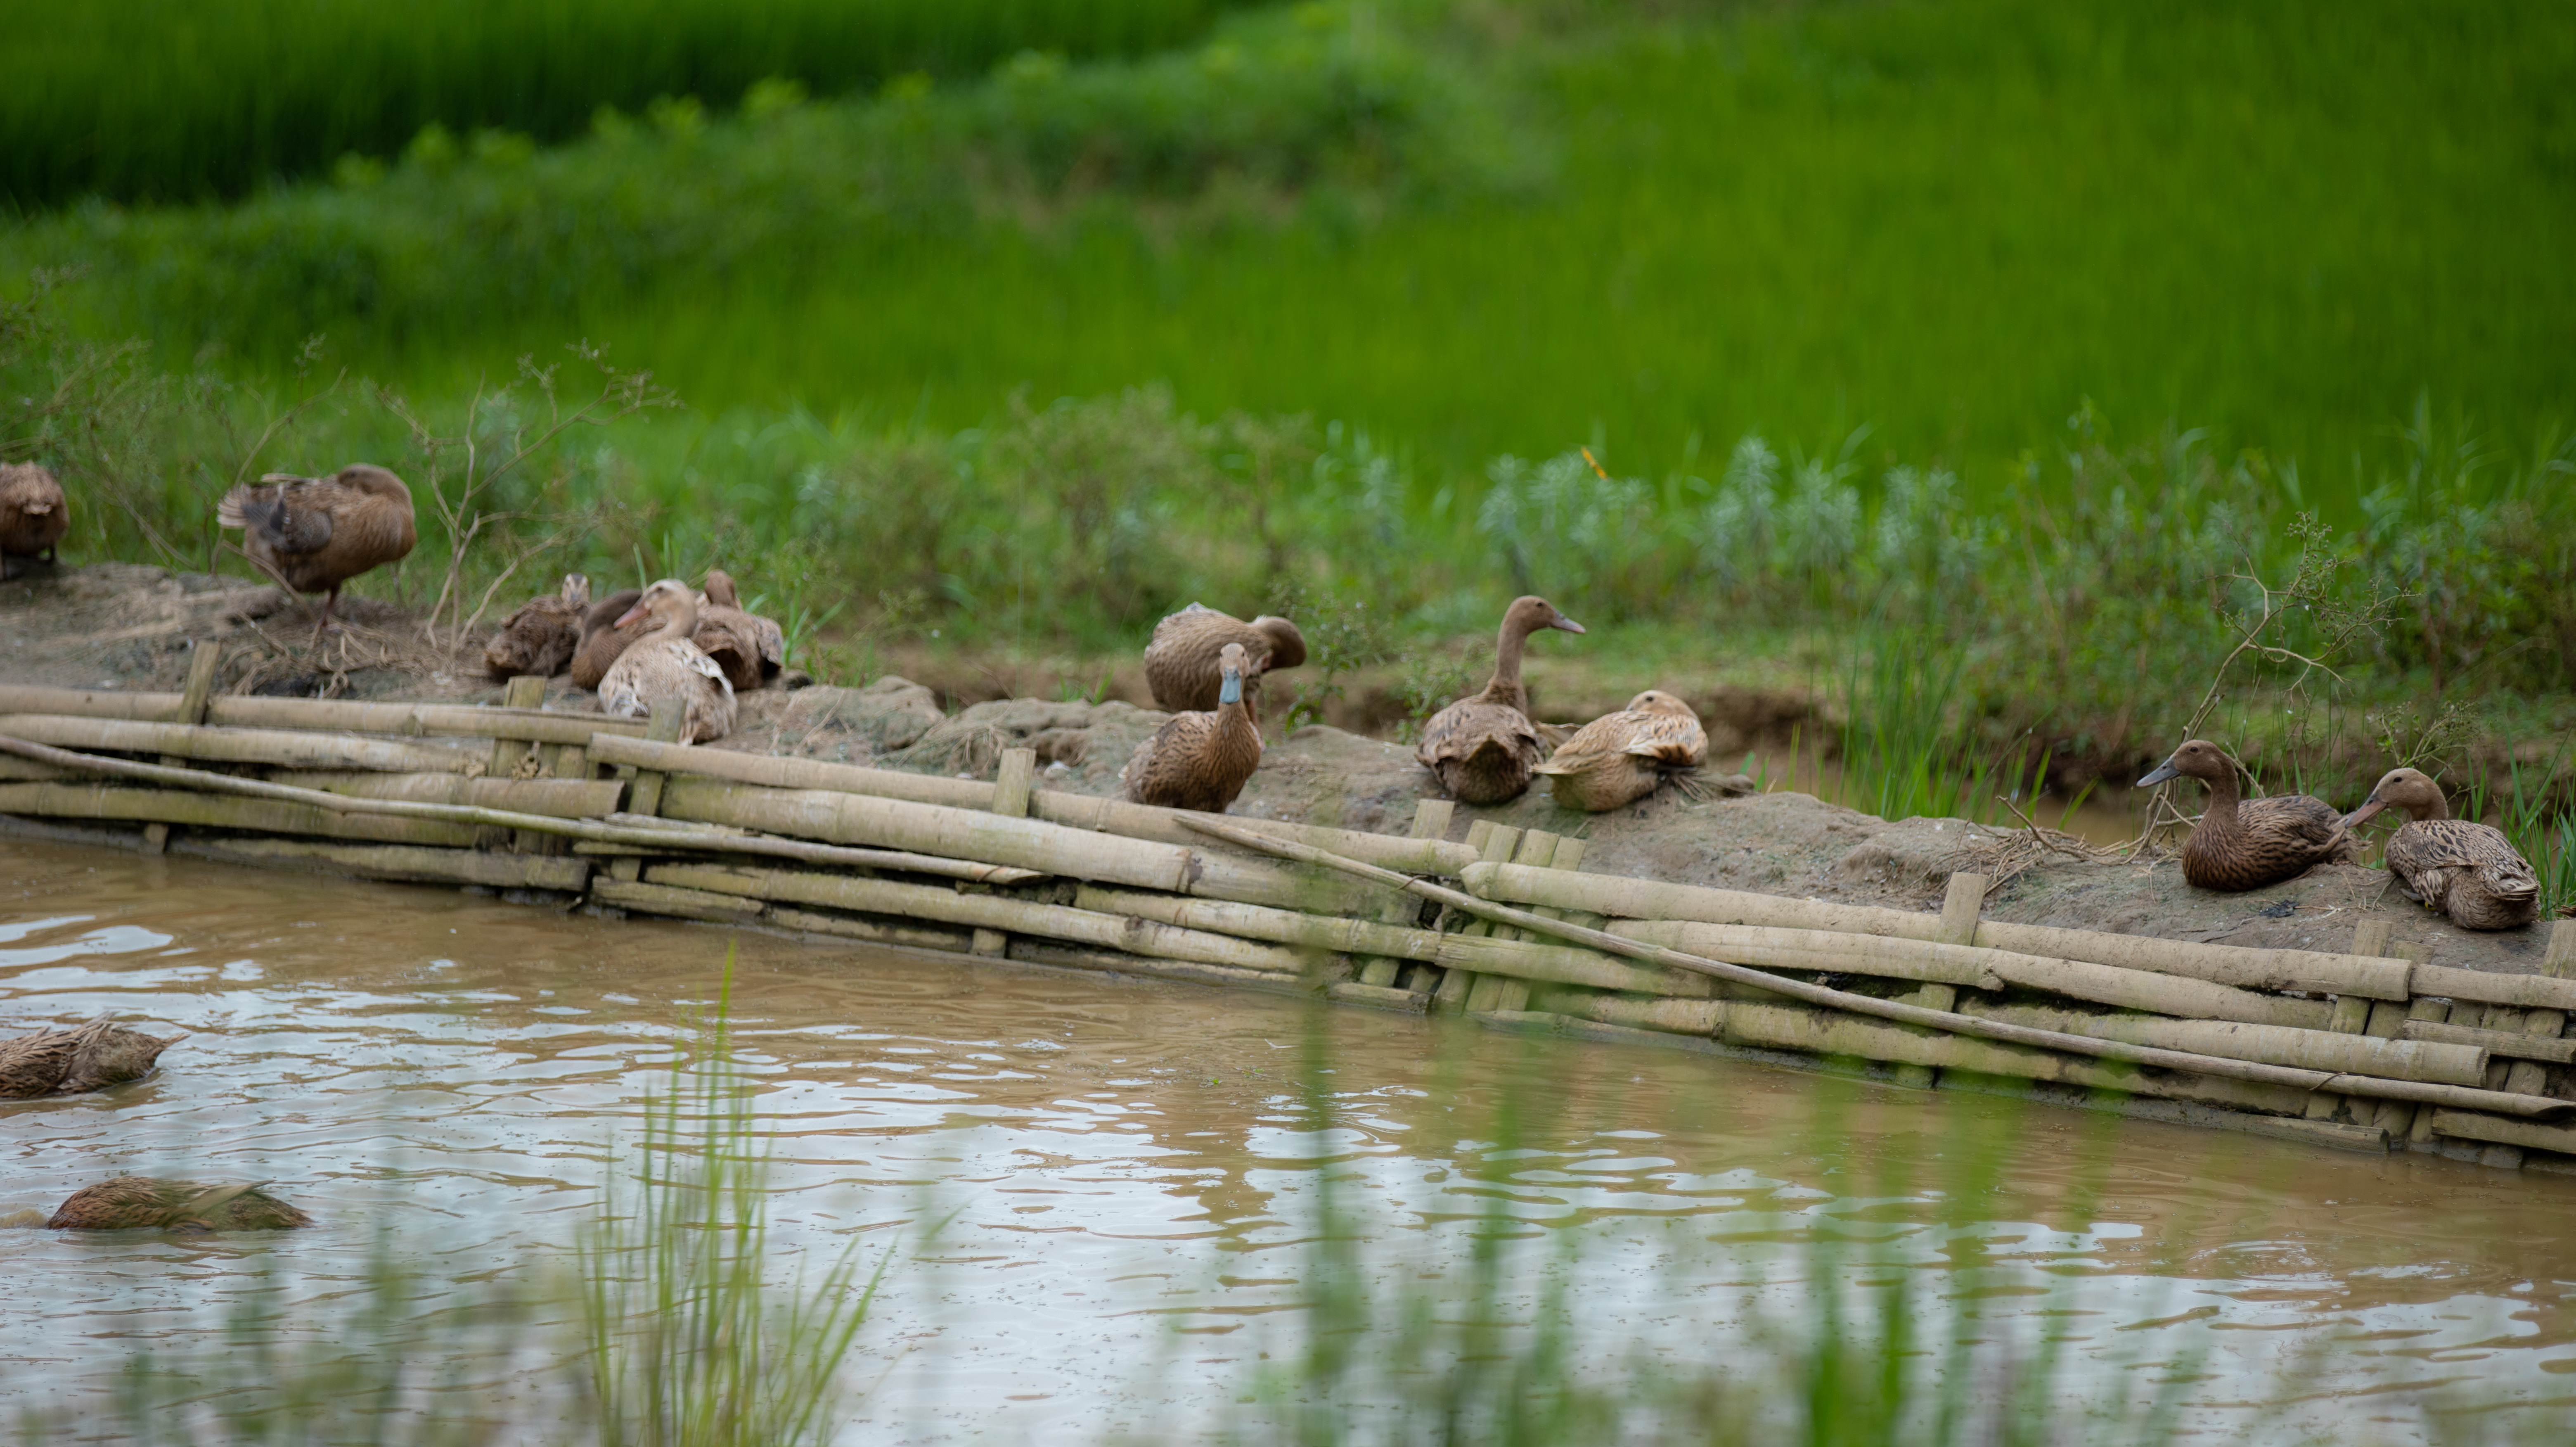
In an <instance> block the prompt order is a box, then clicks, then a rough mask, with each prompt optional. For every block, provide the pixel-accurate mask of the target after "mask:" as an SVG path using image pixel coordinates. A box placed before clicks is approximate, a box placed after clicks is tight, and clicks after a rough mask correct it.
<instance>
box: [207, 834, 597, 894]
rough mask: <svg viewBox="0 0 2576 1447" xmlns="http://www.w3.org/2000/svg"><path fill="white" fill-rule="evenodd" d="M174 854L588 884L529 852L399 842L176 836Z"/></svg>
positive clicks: (558, 862) (569, 890) (497, 883)
mask: <svg viewBox="0 0 2576 1447" xmlns="http://www.w3.org/2000/svg"><path fill="white" fill-rule="evenodd" d="M170 849H171V851H172V852H174V853H178V854H189V855H194V856H196V857H198V858H201V859H213V860H219V861H222V862H224V863H228V864H255V865H261V866H265V867H268V868H275V867H277V866H278V865H280V864H302V865H307V866H311V867H314V868H319V869H324V870H328V871H330V872H332V873H336V874H352V875H356V876H358V877H359V878H361V879H393V880H403V881H408V882H411V883H416V884H479V885H483V886H485V887H487V888H491V889H549V890H555V891H558V892H560V893H565V894H579V893H580V892H581V891H582V888H583V886H584V885H586V884H588V883H589V882H590V863H589V861H587V860H581V859H563V858H547V857H545V856H542V855H532V854H488V853H485V852H483V851H482V850H478V849H424V848H420V847H418V846H414V845H401V844H382V845H378V844H316V843H311V842H308V841H305V840H299V839H242V838H205V837H194V838H180V839H176V840H173V841H171V844H170Z"/></svg>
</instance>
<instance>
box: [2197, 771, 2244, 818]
mask: <svg viewBox="0 0 2576 1447" xmlns="http://www.w3.org/2000/svg"><path fill="white" fill-rule="evenodd" d="M2201 782H2202V783H2204V784H2207V785H2208V786H2209V808H2208V810H2207V812H2205V813H2204V814H2202V815H2201V824H2202V825H2203V826H2204V827H2209V828H2215V829H2218V830H2220V831H2222V832H2223V831H2227V830H2232V829H2234V828H2235V827H2236V805H2237V803H2238V801H2239V800H2241V799H2243V798H2244V797H2245V795H2244V791H2243V790H2242V789H2240V788H2239V787H2238V785H2237V782H2236V766H2235V765H2234V764H2232V763H2231V764H2228V765H2227V766H2226V767H2225V768H2223V769H2221V770H2220V771H2219V775H2218V777H2217V778H2215V779H2203V780H2201Z"/></svg>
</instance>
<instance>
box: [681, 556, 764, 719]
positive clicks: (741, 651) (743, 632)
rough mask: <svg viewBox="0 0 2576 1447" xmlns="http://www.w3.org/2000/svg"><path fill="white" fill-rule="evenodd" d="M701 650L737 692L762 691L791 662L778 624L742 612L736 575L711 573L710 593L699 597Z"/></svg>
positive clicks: (698, 633) (707, 589)
mask: <svg viewBox="0 0 2576 1447" xmlns="http://www.w3.org/2000/svg"><path fill="white" fill-rule="evenodd" d="M698 596H699V599H700V604H699V607H698V631H697V632H696V634H694V635H693V636H694V637H695V638H696V640H697V644H698V647H700V648H701V649H704V650H705V651H706V655H707V656H708V657H709V658H712V659H714V660H715V661H716V666H717V667H718V668H721V669H723V670H724V671H725V677H726V678H727V679H728V680H730V681H731V682H732V684H733V686H734V689H735V691H736V692H740V691H741V690H744V689H751V688H758V687H760V686H761V685H762V684H764V683H767V682H768V681H769V680H771V679H773V678H776V677H777V676H778V670H779V669H780V668H781V667H782V666H784V665H785V664H786V662H787V635H786V634H785V633H783V632H781V631H780V630H779V627H778V625H777V624H776V623H773V622H771V621H770V620H768V619H766V618H763V617H761V616H760V615H759V614H757V613H746V612H744V611H743V609H742V597H741V595H740V594H738V593H736V592H735V591H734V586H733V575H732V574H730V573H727V572H725V571H724V570H723V569H721V568H709V569H708V570H707V586H706V590H705V591H704V592H702V593H700V594H699V595H698Z"/></svg>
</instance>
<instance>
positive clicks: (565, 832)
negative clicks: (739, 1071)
mask: <svg viewBox="0 0 2576 1447" xmlns="http://www.w3.org/2000/svg"><path fill="white" fill-rule="evenodd" d="M0 754H9V755H16V756H19V757H33V758H36V759H40V760H44V761H46V762H60V763H61V764H63V765H64V767H66V768H69V769H72V770H75V771H77V772H79V773H83V774H107V775H110V776H112V777H118V778H133V779H143V780H148V781H151V782H154V783H166V784H175V785H177V786H179V787H180V788H182V789H187V790H191V791H195V790H204V791H207V792H205V793H196V792H191V793H179V794H174V793H170V792H168V791H166V790H159V791H156V790H129V791H125V792H129V793H135V794H141V795H147V796H149V797H152V798H159V799H167V800H174V801H179V802H176V803H172V804H170V805H168V806H166V807H168V808H172V809H182V808H191V807H196V806H194V805H190V804H189V803H187V802H186V801H190V800H198V801H203V800H206V799H208V797H209V795H223V794H237V795H243V796H247V798H249V799H258V800H266V801H270V802H273V803H283V804H289V805H300V806H309V807H311V808H312V809H315V810H318V811H327V812H328V813H329V814H331V815H333V816H356V817H357V818H359V819H366V818H370V817H372V816H377V815H384V816H390V817H388V818H385V819H381V820H379V821H377V823H376V824H374V825H369V826H367V827H369V828H380V829H385V830H391V829H394V828H396V827H397V822H398V821H401V820H414V821H438V822H437V823H436V824H427V823H424V824H423V825H421V827H422V828H425V829H431V830H438V829H440V828H441V827H442V826H444V825H446V824H471V825H481V826H485V827H489V828H501V829H526V830H530V831H533V832H536V833H540V834H554V835H561V836H565V837H568V838H574V839H587V840H591V841H593V842H596V843H604V844H637V845H644V846H647V847H650V848H657V849H679V850H689V849H701V848H703V849H706V850H709V851H712V852H719V853H727V854H759V855H766V856H770V857H772V858H781V859H796V860H804V861H808V862H813V863H829V864H849V865H856V866H860V867H865V868H883V869H902V870H911V871H914V872H917V873H923V874H937V875H942V876H946V877H948V878H954V879H969V880H977V881H982V882H986V883H1014V882H1018V881H1019V880H1021V879H1023V878H1025V877H1026V872H1025V871H1020V870H1013V869H1008V868H1002V867H997V866H993V865H987V864H980V863H976V862H973V861H968V860H958V859H948V858H941V857H930V856H924V855H918V854H905V853H901V852H890V851H885V850H866V849H838V848H833V847H831V846H829V845H819V844H812V843H808V842H807V841H805V840H802V839H768V838H762V837H760V836H758V835H751V834H719V833H714V832H712V831H698V832H672V831H665V830H660V829H637V828H632V827H621V826H616V825H609V824H601V823H596V822H594V821H592V820H588V819H558V818H552V817H549V816H547V815H543V814H520V813H513V812H510V811H508V810H502V809H486V808H482V807H480V806H477V805H471V804H421V803H413V802H410V801H408V800H401V799H362V798H355V797H352V796H348V795H343V794H334V793H331V792H329V791H327V790H323V789H299V788H297V787H295V786H293V785H291V784H272V783H268V782H266V781H264V780H260V779H241V778H235V777H234V776H232V775H230V774H213V773H208V772H206V771H204V770H202V769H180V768H170V767H167V766H164V765H160V764H137V763H131V762H128V761H126V760H123V759H103V758H98V757H95V756H93V755H89V754H76V753H71V752H68V751H66V750H62V749H56V748H52V747H49V746H47V745H44V744H31V743H28V742H26V741H25V740H23V739H13V738H10V737H7V736H6V735H0ZM14 787H27V788H64V787H73V786H67V785H23V786H14ZM83 787H86V786H83ZM237 802H238V801H237ZM126 807H138V806H126ZM0 812H7V810H6V807H5V806H0ZM28 812H31V813H43V812H46V811H44V810H41V809H30V810H29V811H28ZM72 817H77V818H145V819H163V818H167V819H169V821H170V822H173V823H201V822H205V821H203V820H200V819H195V818H180V817H174V816H170V815H165V814H154V813H144V814H113V815H74V816H72ZM296 817H299V818H300V817H302V816H296ZM218 827H240V828H262V827H264V826H260V825H239V826H218ZM354 827H357V826H355V825H344V826H341V828H340V829H270V830H268V831H267V832H270V833H305V834H311V833H325V834H338V833H342V832H343V831H344V830H345V829H348V828H354ZM345 837H358V838H377V839H400V840H410V841H412V842H417V843H430V844H447V843H456V842H460V840H459V839H458V838H457V837H455V836H453V835H451V834H448V833H444V832H440V833H436V834H434V836H424V835H417V834H403V833H382V832H379V833H368V834H356V835H346V836H345ZM461 842H467V843H470V842H472V840H471V834H470V832H469V833H468V834H467V835H466V836H464V838H463V839H462V841H461Z"/></svg>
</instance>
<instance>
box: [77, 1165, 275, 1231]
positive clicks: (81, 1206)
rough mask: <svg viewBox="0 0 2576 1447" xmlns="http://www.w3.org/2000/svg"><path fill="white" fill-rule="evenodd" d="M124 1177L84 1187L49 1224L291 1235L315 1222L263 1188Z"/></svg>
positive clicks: (96, 1228)
mask: <svg viewBox="0 0 2576 1447" xmlns="http://www.w3.org/2000/svg"><path fill="white" fill-rule="evenodd" d="M267 1184H268V1183H267V1182H266V1181H260V1182H256V1183H254V1184H252V1185H247V1186H201V1185H198V1184H197V1183H196V1182H194V1181H160V1180H154V1179H153V1178H152V1177H150V1176H118V1177H117V1178H116V1179H114V1180H112V1181H101V1182H99V1183H98V1184H97V1185H95V1186H83V1187H82V1188H80V1189H79V1190H78V1191H75V1192H73V1193H72V1197H71V1199H70V1200H68V1201H65V1202H63V1203H62V1205H60V1206H59V1207H56V1208H55V1210H54V1214H53V1218H52V1219H51V1220H48V1221H47V1222H45V1224H46V1225H47V1226H49V1227H52V1228H53V1229H54V1230H57V1231H130V1230H135V1229H138V1228H142V1229H151V1228H156V1227H157V1228H159V1229H161V1230H165V1231H289V1230H293V1229H294V1228H296V1227H298V1226H310V1225H312V1224H313V1218H312V1217H310V1216H308V1215H306V1214H304V1213H303V1212H302V1211H299V1210H297V1209H295V1208H294V1207H293V1206H290V1205H288V1204H286V1203H285V1202H284V1201H281V1200H279V1199H277V1198H276V1197H275V1196H272V1195H270V1194H269V1193H267V1192H266V1191H263V1190H261V1189H260V1187H261V1186H265V1185H267Z"/></svg>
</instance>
